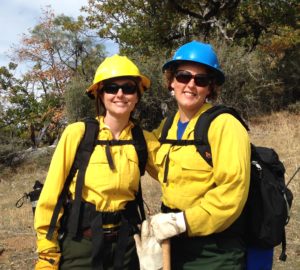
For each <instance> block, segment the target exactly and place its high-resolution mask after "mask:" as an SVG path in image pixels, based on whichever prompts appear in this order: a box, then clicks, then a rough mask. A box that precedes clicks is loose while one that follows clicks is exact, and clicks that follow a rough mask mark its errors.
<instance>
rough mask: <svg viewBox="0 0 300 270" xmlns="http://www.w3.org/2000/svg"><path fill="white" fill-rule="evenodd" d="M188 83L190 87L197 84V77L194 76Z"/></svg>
mask: <svg viewBox="0 0 300 270" xmlns="http://www.w3.org/2000/svg"><path fill="white" fill-rule="evenodd" d="M187 85H188V86H190V87H193V86H195V78H194V77H193V78H191V79H190V81H189V82H188V84H187Z"/></svg>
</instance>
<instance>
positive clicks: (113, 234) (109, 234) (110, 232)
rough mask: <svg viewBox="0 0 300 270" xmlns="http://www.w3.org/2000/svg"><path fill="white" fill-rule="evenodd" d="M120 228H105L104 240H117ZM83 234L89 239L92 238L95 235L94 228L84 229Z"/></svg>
mask: <svg viewBox="0 0 300 270" xmlns="http://www.w3.org/2000/svg"><path fill="white" fill-rule="evenodd" d="M119 229H120V228H119V227H115V228H110V229H103V237H104V240H107V241H115V240H117V238H118V234H119ZM82 236H83V237H84V238H86V239H89V240H90V239H92V237H93V233H92V229H91V228H87V229H85V230H83V232H82Z"/></svg>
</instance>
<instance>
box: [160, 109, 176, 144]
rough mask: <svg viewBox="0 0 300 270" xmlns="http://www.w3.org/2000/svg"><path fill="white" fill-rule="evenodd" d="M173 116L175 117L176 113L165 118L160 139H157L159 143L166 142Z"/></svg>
mask: <svg viewBox="0 0 300 270" xmlns="http://www.w3.org/2000/svg"><path fill="white" fill-rule="evenodd" d="M175 115H176V113H173V114H171V115H170V116H168V117H167V119H166V121H165V123H164V126H163V128H162V131H161V135H160V138H159V141H160V142H161V143H163V141H164V140H166V138H167V136H168V131H169V129H170V128H171V126H172V124H173V121H174V118H175Z"/></svg>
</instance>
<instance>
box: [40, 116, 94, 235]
mask: <svg viewBox="0 0 300 270" xmlns="http://www.w3.org/2000/svg"><path fill="white" fill-rule="evenodd" d="M84 123H85V132H84V135H83V138H82V140H81V142H80V144H79V146H78V149H77V152H76V155H75V159H74V162H73V165H72V167H71V170H70V172H69V174H68V176H67V179H66V181H65V184H64V187H63V189H62V191H61V193H60V195H59V198H58V200H57V203H56V205H55V208H54V211H53V214H52V217H51V221H50V226H49V230H48V232H47V235H46V238H47V239H48V240H51V239H52V237H53V233H54V230H55V227H56V223H57V220H58V214H59V212H60V210H61V208H62V207H63V204H64V202H65V201H66V198H67V195H68V190H69V186H70V184H71V181H72V179H73V178H74V176H75V174H76V172H77V170H79V172H78V176H77V180H76V188H75V202H74V207H72V211H74V212H72V213H74V215H75V216H73V217H72V218H74V219H73V220H74V222H73V223H72V228H71V231H72V233H73V235H75V234H76V233H77V229H78V220H79V212H80V203H81V194H82V187H83V183H84V175H85V170H86V167H87V165H88V162H89V159H90V156H91V154H92V152H93V150H94V147H95V141H96V139H97V136H98V132H99V123H98V121H97V120H96V119H93V118H87V119H85V120H84ZM74 208H75V209H74ZM76 211H78V212H77V213H76Z"/></svg>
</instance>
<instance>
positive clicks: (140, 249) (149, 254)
mask: <svg viewBox="0 0 300 270" xmlns="http://www.w3.org/2000/svg"><path fill="white" fill-rule="evenodd" d="M134 240H135V244H136V250H137V254H138V257H139V261H140V270H161V269H162V265H163V258H162V248H161V245H160V244H159V243H158V242H157V241H156V239H155V237H154V235H153V231H152V229H151V226H150V223H149V222H148V220H145V221H143V223H142V228H141V237H140V236H139V235H138V234H135V235H134Z"/></svg>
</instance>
